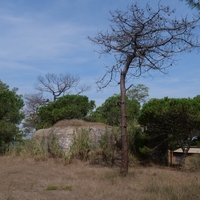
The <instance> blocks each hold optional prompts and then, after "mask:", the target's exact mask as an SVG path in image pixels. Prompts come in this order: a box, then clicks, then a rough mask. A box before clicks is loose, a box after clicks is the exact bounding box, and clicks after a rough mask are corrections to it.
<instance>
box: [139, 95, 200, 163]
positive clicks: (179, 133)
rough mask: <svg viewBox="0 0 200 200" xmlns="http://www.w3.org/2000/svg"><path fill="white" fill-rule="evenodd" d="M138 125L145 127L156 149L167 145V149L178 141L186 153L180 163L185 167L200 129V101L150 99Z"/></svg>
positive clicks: (144, 107)
mask: <svg viewBox="0 0 200 200" xmlns="http://www.w3.org/2000/svg"><path fill="white" fill-rule="evenodd" d="M139 123H140V124H141V125H143V126H144V127H145V133H146V134H147V135H146V137H149V138H151V139H150V140H148V141H151V147H152V144H153V146H154V149H155V148H158V147H159V149H161V148H162V147H163V145H164V144H165V148H164V150H167V149H168V148H169V141H170V140H171V141H172V142H176V144H177V146H179V147H180V148H181V149H182V151H183V156H182V159H181V163H180V164H181V165H184V160H185V157H186V155H187V153H188V151H189V149H190V146H191V144H192V140H193V138H194V136H198V134H199V133H198V132H199V130H200V98H193V99H190V98H181V99H175V98H167V97H165V98H163V99H151V100H150V101H149V102H147V103H146V104H144V106H143V107H142V110H141V114H140V117H139ZM167 141H168V143H167ZM149 144H150V143H149ZM155 144H156V145H155ZM166 144H167V145H166ZM171 144H173V143H171Z"/></svg>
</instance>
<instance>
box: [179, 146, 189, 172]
mask: <svg viewBox="0 0 200 200" xmlns="http://www.w3.org/2000/svg"><path fill="white" fill-rule="evenodd" d="M189 149H190V147H187V148H184V147H183V148H182V150H183V155H182V156H181V159H180V168H181V169H184V168H185V158H186V156H187V153H188V151H189Z"/></svg>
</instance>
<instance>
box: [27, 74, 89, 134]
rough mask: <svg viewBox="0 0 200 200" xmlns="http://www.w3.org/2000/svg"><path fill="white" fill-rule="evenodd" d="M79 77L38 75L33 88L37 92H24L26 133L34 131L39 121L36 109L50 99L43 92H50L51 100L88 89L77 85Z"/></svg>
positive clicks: (85, 86)
mask: <svg viewBox="0 0 200 200" xmlns="http://www.w3.org/2000/svg"><path fill="white" fill-rule="evenodd" d="M79 82H80V78H79V77H78V76H72V75H70V74H65V75H62V74H60V75H55V74H50V73H48V74H46V75H45V76H38V78H37V83H36V84H35V89H36V90H38V91H39V93H34V94H25V96H24V98H25V104H26V106H25V115H26V118H25V121H24V123H23V126H24V128H25V131H26V132H27V133H31V132H34V131H35V128H36V124H38V122H39V121H40V118H39V116H38V109H39V108H40V107H41V106H43V105H46V104H48V103H49V102H50V101H51V100H50V99H48V98H46V97H45V93H51V94H52V95H53V101H55V100H56V99H58V98H59V97H60V96H61V95H65V94H66V93H68V94H69V93H71V92H72V90H75V93H77V94H81V93H83V92H86V91H88V90H89V89H90V87H89V86H87V85H81V86H78V85H79Z"/></svg>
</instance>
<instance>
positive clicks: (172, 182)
mask: <svg viewBox="0 0 200 200" xmlns="http://www.w3.org/2000/svg"><path fill="white" fill-rule="evenodd" d="M0 172H1V173H0V180H1V181H0V199H1V200H29V199H30V200H46V199H48V200H63V199H69V200H75V199H77V200H80V199H84V200H102V199H103V200H109V199H110V200H111V199H114V200H122V199H126V200H129V199H130V200H182V199H191V200H197V199H200V178H198V177H200V172H188V171H175V170H172V169H171V168H159V167H156V166H151V167H142V166H139V165H138V166H134V167H132V168H130V170H129V174H128V176H127V177H121V176H120V175H119V169H118V168H108V167H100V166H91V165H89V164H88V163H87V162H80V161H73V163H71V164H68V165H64V164H63V163H62V162H61V161H59V160H58V159H56V160H55V159H48V160H46V161H35V160H34V159H32V158H25V159H23V158H21V157H12V156H1V157H0Z"/></svg>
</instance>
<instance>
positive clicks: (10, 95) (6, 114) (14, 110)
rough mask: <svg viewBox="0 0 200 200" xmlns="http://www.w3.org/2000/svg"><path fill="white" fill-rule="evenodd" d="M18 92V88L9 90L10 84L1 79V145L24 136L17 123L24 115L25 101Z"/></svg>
mask: <svg viewBox="0 0 200 200" xmlns="http://www.w3.org/2000/svg"><path fill="white" fill-rule="evenodd" d="M16 92H17V88H14V89H12V90H9V86H8V85H6V84H4V83H2V82H1V81H0V145H3V144H7V143H10V142H11V141H13V140H14V138H16V139H17V138H20V137H21V136H22V134H21V132H20V130H19V127H18V126H17V125H19V124H20V122H21V121H22V119H23V117H24V115H23V113H22V112H21V109H22V107H23V106H24V103H23V100H22V97H21V96H20V95H17V94H16Z"/></svg>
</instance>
